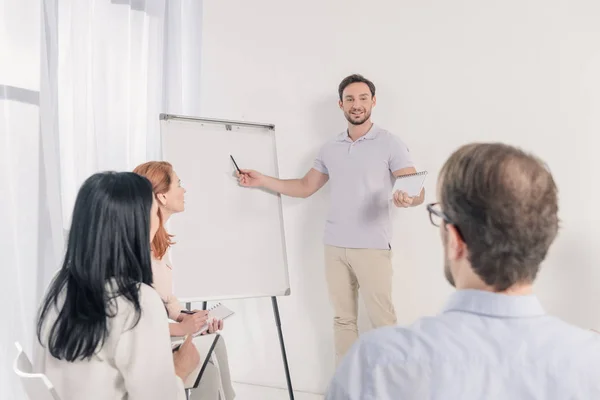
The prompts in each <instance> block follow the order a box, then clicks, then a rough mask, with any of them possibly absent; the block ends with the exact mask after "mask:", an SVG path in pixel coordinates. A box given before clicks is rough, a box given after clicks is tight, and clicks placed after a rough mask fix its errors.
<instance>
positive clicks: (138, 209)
mask: <svg viewBox="0 0 600 400" xmlns="http://www.w3.org/2000/svg"><path fill="white" fill-rule="evenodd" d="M159 224H160V221H159V218H158V206H157V204H156V200H155V199H154V194H153V193H152V185H151V184H150V182H149V181H148V180H147V179H146V178H143V177H141V176H139V175H137V174H134V173H130V172H122V173H97V174H94V175H92V176H91V177H90V178H88V179H87V180H86V181H85V182H84V183H83V185H82V187H81V189H80V190H79V193H78V195H77V199H76V201H75V207H74V210H73V216H72V223H71V229H70V231H69V240H68V244H67V249H66V254H65V258H64V261H63V265H62V267H61V268H60V269H59V271H58V272H57V273H56V275H55V276H54V278H53V280H52V282H51V283H50V285H49V287H48V289H47V291H46V293H45V295H44V298H43V300H42V304H41V306H40V312H39V316H38V321H37V338H38V341H37V344H38V348H37V351H36V362H35V365H34V368H35V371H36V372H40V373H43V374H45V375H46V376H47V377H48V378H49V379H50V381H51V382H52V384H53V385H54V386H55V388H56V391H57V393H58V395H59V396H60V398H61V399H63V400H70V399H84V398H85V399H90V400H94V399H97V400H103V399H129V400H135V399H150V400H151V399H156V400H159V399H160V400H174V399H185V392H184V387H183V380H184V379H186V378H187V376H188V375H189V374H190V373H191V372H192V371H193V370H194V369H195V368H196V366H197V365H198V363H199V355H198V352H197V351H196V348H195V347H194V345H193V344H192V341H191V338H188V339H187V340H186V341H185V342H184V343H183V345H182V346H181V347H180V348H179V350H177V351H175V352H172V349H171V340H170V337H169V328H168V319H167V310H166V309H165V306H164V305H163V303H162V300H161V298H160V296H159V295H158V293H157V292H156V291H155V290H154V289H153V288H152V287H151V284H152V267H151V261H150V241H151V240H152V238H153V237H154V235H155V233H156V231H157V229H158V226H159Z"/></svg>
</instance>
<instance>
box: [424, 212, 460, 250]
mask: <svg viewBox="0 0 600 400" xmlns="http://www.w3.org/2000/svg"><path fill="white" fill-rule="evenodd" d="M427 211H428V212H429V220H430V221H431V224H432V225H433V226H437V227H440V226H442V225H452V226H454V229H456V231H457V232H458V234H459V235H460V238H461V239H462V241H463V242H465V243H466V241H465V237H464V236H463V234H462V232H461V231H460V228H459V227H458V226H457V225H456V224H455V223H454V222H452V220H451V219H450V218H449V217H448V216H447V215H446V213H445V212H443V211H442V208H441V207H440V203H431V204H428V205H427Z"/></svg>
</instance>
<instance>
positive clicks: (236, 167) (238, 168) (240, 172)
mask: <svg viewBox="0 0 600 400" xmlns="http://www.w3.org/2000/svg"><path fill="white" fill-rule="evenodd" d="M229 157H231V161H233V165H235V169H237V171H238V173H239V174H240V175H241V174H242V171H241V170H240V167H238V165H237V163H236V162H235V160H234V159H233V156H232V155H231V154H230V155H229Z"/></svg>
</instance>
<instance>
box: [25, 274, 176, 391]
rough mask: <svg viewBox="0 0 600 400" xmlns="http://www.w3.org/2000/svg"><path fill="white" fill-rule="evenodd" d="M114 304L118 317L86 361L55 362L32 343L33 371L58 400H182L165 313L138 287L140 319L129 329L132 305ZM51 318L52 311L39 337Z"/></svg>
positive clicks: (145, 288)
mask: <svg viewBox="0 0 600 400" xmlns="http://www.w3.org/2000/svg"><path fill="white" fill-rule="evenodd" d="M116 301H117V306H118V313H117V314H116V316H115V317H113V318H110V319H109V321H108V337H107V338H106V341H105V343H104V345H103V346H102V347H101V348H100V349H99V350H97V352H96V354H95V355H94V356H93V357H92V358H91V359H90V360H85V361H77V362H67V361H64V360H58V359H56V358H54V357H52V355H51V354H50V352H49V351H48V349H47V348H44V347H41V346H40V344H39V342H38V341H37V340H36V341H35V343H36V346H37V349H36V350H37V351H36V355H37V357H36V365H35V368H36V370H37V371H39V372H42V373H44V374H46V376H47V377H48V378H49V379H50V381H51V382H52V384H53V385H54V386H55V387H56V390H57V392H58V394H59V396H60V398H61V399H62V400H81V399H86V400H108V399H110V400H113V399H115V400H116V399H119V400H125V399H127V400H154V399H156V400H171V399H172V400H184V399H185V391H184V388H183V382H182V381H181V379H180V378H179V377H177V376H176V375H175V367H174V365H173V354H172V351H171V339H170V337H169V324H168V319H167V313H166V312H165V307H164V305H163V302H162V301H161V299H160V296H159V295H158V293H156V291H155V290H154V289H153V288H152V287H150V286H147V285H143V284H142V285H141V286H140V306H141V309H142V314H141V317H140V320H139V322H138V324H137V325H136V326H135V328H133V329H130V327H131V325H132V321H133V319H134V317H135V315H134V308H133V306H132V305H131V303H129V302H128V301H127V300H126V299H124V298H123V297H117V299H116ZM56 315H57V310H56V309H55V308H54V309H52V310H51V312H50V313H49V315H48V319H47V320H46V323H45V324H44V329H43V330H42V338H46V337H47V335H48V334H49V331H50V329H51V327H52V323H53V322H54V320H55V318H56ZM43 343H46V341H43Z"/></svg>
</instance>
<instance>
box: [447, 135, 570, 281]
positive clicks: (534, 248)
mask: <svg viewBox="0 0 600 400" xmlns="http://www.w3.org/2000/svg"><path fill="white" fill-rule="evenodd" d="M440 183H441V193H440V194H441V197H440V201H441V207H442V209H443V211H444V212H445V214H446V216H447V217H448V219H449V220H450V221H452V223H453V224H456V227H457V228H458V229H459V231H460V233H461V235H462V237H463V239H464V241H465V243H466V245H467V248H468V252H469V261H470V263H471V266H472V268H473V270H474V271H475V273H476V274H477V275H478V276H479V277H480V278H481V279H483V281H484V282H485V283H486V284H487V285H489V286H492V287H493V288H494V289H495V290H497V291H503V290H506V289H508V288H509V287H511V286H513V285H514V284H516V283H532V282H533V281H534V280H535V278H536V275H537V272H538V270H539V267H540V264H541V263H542V261H543V260H544V259H545V258H546V254H547V252H548V249H549V247H550V245H551V244H552V242H553V241H554V239H555V238H556V235H557V233H558V225H559V219H558V193H557V192H558V190H557V188H556V184H555V182H554V179H553V178H552V174H551V173H550V171H549V170H548V169H547V168H546V166H545V164H544V163H543V162H542V161H541V160H539V159H538V158H536V157H535V156H533V155H531V154H527V153H525V152H524V151H522V150H519V149H517V148H515V147H512V146H508V145H505V144H499V143H479V144H470V145H466V146H463V147H461V148H460V149H458V150H457V151H456V152H455V153H454V154H452V156H450V158H449V159H448V161H446V164H445V165H444V167H443V168H442V172H441V173H440Z"/></svg>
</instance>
